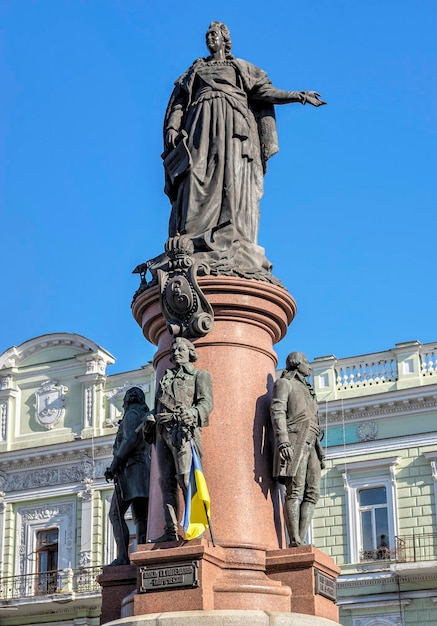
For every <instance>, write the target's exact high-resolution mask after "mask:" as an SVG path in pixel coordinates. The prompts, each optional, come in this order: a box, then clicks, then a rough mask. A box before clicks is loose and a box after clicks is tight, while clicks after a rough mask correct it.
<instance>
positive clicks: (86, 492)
mask: <svg viewBox="0 0 437 626" xmlns="http://www.w3.org/2000/svg"><path fill="white" fill-rule="evenodd" d="M93 482H94V481H93V480H92V479H91V478H85V479H84V480H83V481H82V483H83V485H84V489H82V490H81V491H79V492H78V494H77V495H78V497H79V498H81V499H82V500H85V501H86V502H87V501H89V500H91V499H92V497H93V490H92V484H93Z"/></svg>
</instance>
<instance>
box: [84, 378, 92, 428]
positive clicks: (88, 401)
mask: <svg viewBox="0 0 437 626" xmlns="http://www.w3.org/2000/svg"><path fill="white" fill-rule="evenodd" d="M93 412H94V387H93V386H92V385H90V386H89V387H86V388H85V424H86V425H87V427H90V426H92V425H93Z"/></svg>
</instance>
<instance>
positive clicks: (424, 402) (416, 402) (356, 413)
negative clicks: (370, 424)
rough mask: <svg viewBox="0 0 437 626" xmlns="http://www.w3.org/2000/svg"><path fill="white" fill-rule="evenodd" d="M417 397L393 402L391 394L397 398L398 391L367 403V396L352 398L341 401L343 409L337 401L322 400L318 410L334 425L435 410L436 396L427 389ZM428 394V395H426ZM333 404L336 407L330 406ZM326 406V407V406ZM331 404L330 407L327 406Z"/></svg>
mask: <svg viewBox="0 0 437 626" xmlns="http://www.w3.org/2000/svg"><path fill="white" fill-rule="evenodd" d="M420 391H421V394H420V396H419V397H417V396H416V397H411V395H410V396H409V397H404V398H402V399H398V400H395V399H394V397H395V396H392V395H391V394H392V393H396V395H397V396H399V393H400V392H399V391H396V392H390V397H389V398H381V396H380V395H379V396H378V399H377V400H376V399H373V400H372V401H371V403H369V396H359V395H357V396H355V397H353V398H345V399H343V408H342V407H341V405H338V404H337V403H339V402H341V401H339V400H328V401H327V402H325V401H324V400H321V401H319V403H318V404H319V410H320V412H323V413H324V414H326V420H327V422H328V424H336V423H342V422H343V421H345V422H353V421H363V420H365V421H367V420H368V419H369V418H374V419H378V418H379V419H381V418H383V417H387V416H395V415H398V414H399V413H403V414H405V415H409V414H411V413H415V412H416V413H417V412H421V411H425V410H430V409H435V408H436V406H437V394H435V393H434V394H432V393H429V389H428V390H427V389H422V388H421V390H420ZM427 392H428V393H427ZM349 402H353V403H354V406H350V407H349V406H345V404H346V403H349ZM334 403H336V404H337V406H336V407H334V406H332V405H333V404H334ZM327 404H328V407H326V405H327ZM329 404H331V407H330V406H329Z"/></svg>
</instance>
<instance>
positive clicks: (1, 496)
mask: <svg viewBox="0 0 437 626" xmlns="http://www.w3.org/2000/svg"><path fill="white" fill-rule="evenodd" d="M0 484H1V476H0ZM5 496H6V494H5V492H4V491H0V576H3V567H4V559H5V555H4V545H5V516H6V501H5Z"/></svg>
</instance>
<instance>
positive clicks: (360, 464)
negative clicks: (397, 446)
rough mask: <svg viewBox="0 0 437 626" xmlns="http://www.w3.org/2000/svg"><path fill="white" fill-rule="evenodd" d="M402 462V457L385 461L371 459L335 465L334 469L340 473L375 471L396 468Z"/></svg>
mask: <svg viewBox="0 0 437 626" xmlns="http://www.w3.org/2000/svg"><path fill="white" fill-rule="evenodd" d="M400 462H401V457H400V456H390V457H386V458H384V459H374V458H369V459H368V460H367V461H351V462H350V463H335V464H334V467H335V468H336V469H337V470H338V471H339V472H361V471H367V470H374V469H375V468H386V469H388V468H390V473H391V468H393V467H396V466H397V465H399V463H400Z"/></svg>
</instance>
